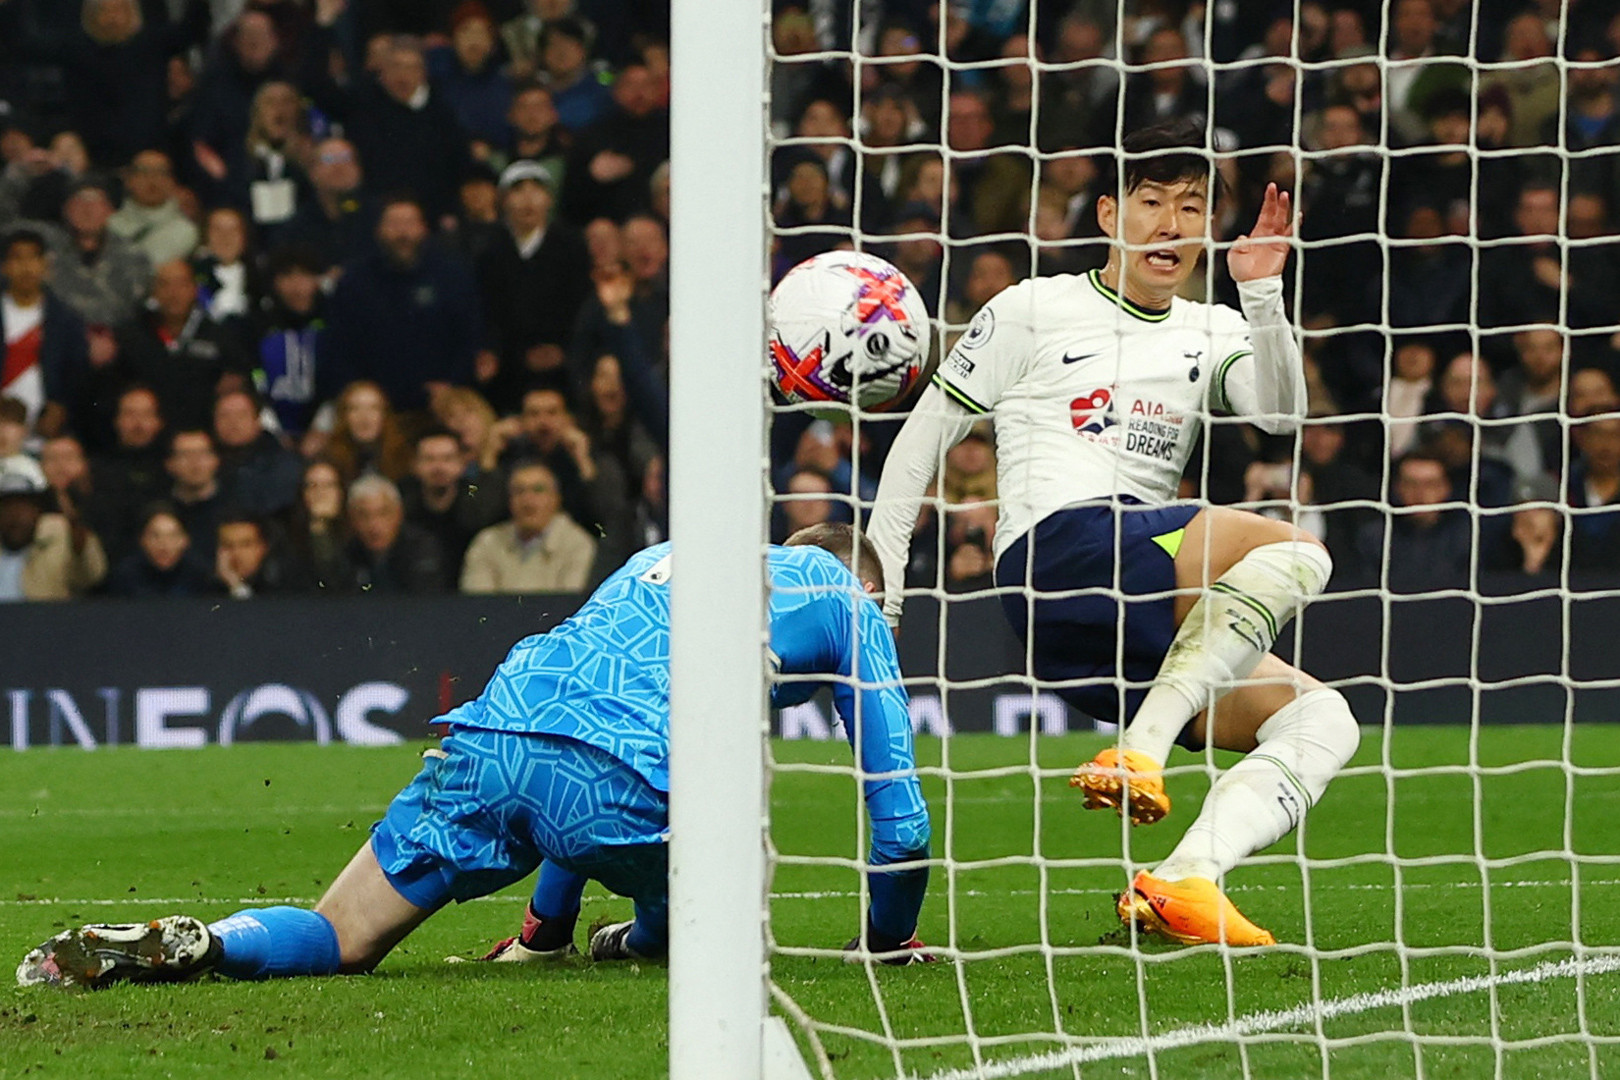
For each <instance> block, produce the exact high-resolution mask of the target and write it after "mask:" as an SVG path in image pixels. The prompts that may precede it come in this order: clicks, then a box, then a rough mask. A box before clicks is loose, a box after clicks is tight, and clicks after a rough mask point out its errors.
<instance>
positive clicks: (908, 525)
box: [866, 381, 979, 625]
mask: <svg viewBox="0 0 1620 1080" xmlns="http://www.w3.org/2000/svg"><path fill="white" fill-rule="evenodd" d="M977 419H979V416H978V415H977V414H975V413H973V412H971V411H969V410H968V409H967V408H966V407H965V406H963V405H961V404H959V403H958V402H957V401H956V400H955V399H954V398H952V397H951V396H950V395H948V394H946V393H945V391H944V390H942V389H940V386H939V384H938V382H937V381H936V382H935V383H932V384H930V385H929V387H928V389H927V390H926V391H924V392H923V396H922V397H921V399H919V400H918V402H917V405H916V408H914V409H913V410H912V412H911V415H910V416H909V417H907V418H906V422H905V425H904V426H903V427H901V429H900V434H899V435H898V436H896V437H895V440H894V446H893V447H891V448H890V450H889V456H888V460H887V461H886V462H885V463H884V466H883V477H882V479H881V480H879V481H878V490H877V503H876V505H874V506H873V508H872V520H871V523H870V524H869V525H868V526H867V529H866V535H867V536H868V537H869V538H870V539H871V541H872V546H873V547H875V548H877V552H878V558H879V561H881V562H882V564H883V581H884V592H883V614H884V615H886V616H887V617H888V619H889V622H890V623H891V624H895V625H898V624H899V621H900V610H901V607H902V606H903V605H904V603H905V595H904V586H905V581H906V564H907V563H908V562H909V561H910V559H909V553H910V551H911V534H912V531H913V530H914V529H915V528H916V527H917V514H918V513H919V512H920V511H921V509H922V501H923V496H924V495H925V494H926V493H927V491H928V485H929V483H930V482H931V481H932V480H933V479H934V476H935V474H936V473H937V472H938V471H939V469H940V467H941V462H943V461H944V460H945V454H946V452H947V451H948V450H950V448H951V447H953V446H955V445H956V444H957V443H959V442H961V441H962V439H963V437H965V436H966V435H967V433H968V430H969V429H970V428H972V427H973V422H974V421H975V420H977Z"/></svg>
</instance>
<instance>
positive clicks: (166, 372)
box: [118, 261, 249, 542]
mask: <svg viewBox="0 0 1620 1080" xmlns="http://www.w3.org/2000/svg"><path fill="white" fill-rule="evenodd" d="M118 362H119V364H120V366H121V367H122V369H123V370H124V371H127V372H128V373H129V374H130V375H131V376H132V377H134V378H136V379H138V380H140V381H141V382H143V383H145V384H146V385H148V386H150V387H152V389H153V390H155V391H156V392H157V395H158V400H159V401H161V402H162V403H163V415H164V417H165V418H166V419H167V420H168V421H169V423H171V424H172V425H174V426H176V427H185V428H207V427H210V426H212V423H213V418H214V397H215V395H216V394H219V393H221V392H223V391H225V390H229V389H237V388H241V387H244V386H246V385H248V372H249V364H248V358H247V355H246V354H245V353H244V352H243V351H242V349H241V346H240V344H239V343H238V341H237V338H236V335H234V334H232V333H230V332H229V331H228V330H226V329H225V328H224V327H222V326H220V324H218V323H216V322H214V320H212V319H210V318H209V317H208V313H207V312H206V311H204V310H203V309H202V307H201V306H199V305H198V303H197V280H196V278H194V277H193V276H192V274H191V267H190V266H189V265H187V264H186V263H184V262H180V261H175V262H169V263H164V264H163V265H162V266H159V267H158V268H157V271H156V273H155V274H154V275H153V277H152V309H151V311H149V312H148V313H147V314H146V316H145V317H143V318H142V319H141V320H140V321H139V322H138V323H136V324H134V325H132V326H130V327H128V328H126V330H125V332H124V333H121V334H120V335H119V336H118ZM199 542H200V540H199Z"/></svg>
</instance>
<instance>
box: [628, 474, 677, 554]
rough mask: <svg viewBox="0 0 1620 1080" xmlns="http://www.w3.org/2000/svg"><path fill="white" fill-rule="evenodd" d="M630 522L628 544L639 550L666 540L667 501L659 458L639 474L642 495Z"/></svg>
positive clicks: (667, 536)
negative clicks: (629, 542)
mask: <svg viewBox="0 0 1620 1080" xmlns="http://www.w3.org/2000/svg"><path fill="white" fill-rule="evenodd" d="M631 521H632V524H631V534H630V535H631V543H633V544H635V545H638V546H639V547H651V546H652V545H653V544H662V543H663V542H664V541H665V540H668V539H669V498H668V492H667V490H666V489H665V487H664V459H663V457H662V456H661V455H660V456H658V457H654V458H653V459H652V460H651V461H649V462H647V471H646V472H644V473H642V475H641V492H640V494H639V497H638V498H637V499H636V504H635V506H634V507H633V508H632V509H631Z"/></svg>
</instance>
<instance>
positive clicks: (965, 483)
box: [940, 423, 996, 505]
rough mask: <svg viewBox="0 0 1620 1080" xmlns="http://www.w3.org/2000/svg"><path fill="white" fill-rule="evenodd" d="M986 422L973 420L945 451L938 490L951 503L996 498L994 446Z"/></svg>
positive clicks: (986, 500) (984, 500)
mask: <svg viewBox="0 0 1620 1080" xmlns="http://www.w3.org/2000/svg"><path fill="white" fill-rule="evenodd" d="M991 439H992V436H991V432H990V426H989V424H988V423H978V424H974V425H973V426H972V427H971V428H969V429H968V432H967V434H966V435H964V436H962V441H961V442H959V443H957V444H956V445H955V446H953V447H952V448H951V449H950V450H949V451H947V452H946V454H945V475H944V477H943V478H942V479H941V481H940V494H941V496H943V497H944V499H945V501H946V502H947V503H950V504H953V505H954V504H958V503H970V502H995V500H996V449H995V446H994V444H993V443H992V441H991Z"/></svg>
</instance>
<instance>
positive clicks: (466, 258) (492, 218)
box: [444, 161, 505, 266]
mask: <svg viewBox="0 0 1620 1080" xmlns="http://www.w3.org/2000/svg"><path fill="white" fill-rule="evenodd" d="M499 185H500V176H499V175H498V174H497V173H496V172H495V171H494V170H493V169H491V168H490V167H489V165H488V163H487V162H483V161H475V162H473V163H472V164H471V165H469V166H468V167H467V172H466V175H464V176H463V177H462V178H461V186H460V188H458V189H457V192H458V193H457V201H456V217H455V223H454V225H453V226H452V225H450V224H449V223H446V226H445V232H446V233H447V234H448V235H447V236H445V237H444V240H445V243H446V246H447V247H449V248H450V249H451V250H452V251H453V252H454V253H455V254H456V255H457V256H458V257H459V258H460V259H461V261H462V262H464V263H466V264H467V265H468V266H477V265H478V263H479V262H480V261H481V260H482V259H483V257H484V253H485V252H486V251H488V250H489V249H490V248H492V247H494V246H495V242H496V241H497V240H499V239H500V237H501V234H502V232H504V231H505V230H504V228H503V226H502V225H501V193H500V186H499Z"/></svg>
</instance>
